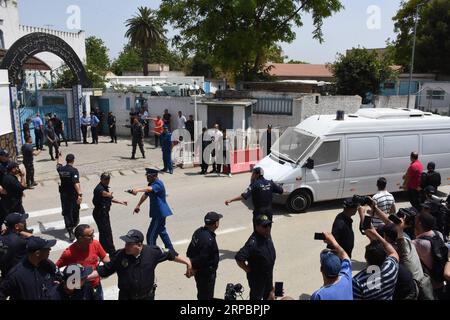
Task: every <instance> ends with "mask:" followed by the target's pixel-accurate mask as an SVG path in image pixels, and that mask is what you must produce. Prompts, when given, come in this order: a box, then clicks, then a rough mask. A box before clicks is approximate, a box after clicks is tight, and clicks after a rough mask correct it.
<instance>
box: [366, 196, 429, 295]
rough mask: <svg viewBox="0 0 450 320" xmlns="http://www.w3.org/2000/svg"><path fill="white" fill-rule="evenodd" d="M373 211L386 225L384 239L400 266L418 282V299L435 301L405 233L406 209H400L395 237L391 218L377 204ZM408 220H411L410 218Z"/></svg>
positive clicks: (427, 278) (426, 277) (427, 280)
mask: <svg viewBox="0 0 450 320" xmlns="http://www.w3.org/2000/svg"><path fill="white" fill-rule="evenodd" d="M372 210H373V211H374V212H375V214H376V215H377V216H378V217H379V218H380V219H381V220H382V221H383V222H384V223H385V228H383V229H382V233H383V235H384V238H385V239H386V240H387V241H389V242H390V243H391V244H392V245H393V246H394V248H395V249H396V251H397V253H398V255H399V258H400V265H401V266H404V267H405V268H406V269H407V270H409V271H410V272H411V274H412V277H413V279H414V280H415V281H416V283H417V285H418V288H419V296H418V299H419V300H434V296H433V288H432V286H431V280H430V277H429V276H428V275H427V274H425V273H424V272H423V269H422V265H421V263H420V259H419V255H418V254H417V250H416V247H415V246H414V245H413V242H412V240H411V238H410V237H409V236H408V235H407V234H406V233H405V229H407V228H408V227H409V226H408V225H407V223H406V222H405V218H406V214H405V213H404V212H405V211H406V209H400V211H399V213H398V214H397V215H396V216H397V218H398V219H399V220H400V223H399V224H397V225H395V228H396V233H395V235H394V236H393V234H394V231H393V230H392V229H393V223H392V221H391V220H390V219H389V216H388V215H387V214H386V213H384V212H383V211H381V210H380V209H379V208H378V207H377V205H376V204H375V202H374V203H373V205H372ZM408 219H409V220H411V218H409V217H408ZM389 234H390V235H391V236H389Z"/></svg>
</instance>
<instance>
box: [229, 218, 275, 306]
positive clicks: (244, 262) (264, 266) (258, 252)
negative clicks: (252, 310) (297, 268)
mask: <svg viewBox="0 0 450 320" xmlns="http://www.w3.org/2000/svg"><path fill="white" fill-rule="evenodd" d="M271 228H272V221H271V220H270V219H269V217H267V216H265V215H261V216H258V217H256V219H255V232H253V234H252V235H251V236H250V238H249V239H248V241H247V242H246V244H245V246H244V247H242V248H241V249H240V250H239V252H238V253H237V254H236V256H235V259H236V262H237V264H238V266H239V267H240V268H241V269H243V270H244V271H245V273H246V274H247V280H248V285H249V287H250V300H268V298H269V296H270V292H271V291H272V290H273V268H274V266H275V260H276V252H275V247H274V245H273V242H272V237H271V235H270V232H271Z"/></svg>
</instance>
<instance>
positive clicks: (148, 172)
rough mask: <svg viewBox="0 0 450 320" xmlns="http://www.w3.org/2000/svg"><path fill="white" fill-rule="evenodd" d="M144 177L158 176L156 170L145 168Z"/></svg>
mask: <svg viewBox="0 0 450 320" xmlns="http://www.w3.org/2000/svg"><path fill="white" fill-rule="evenodd" d="M145 175H146V176H157V175H158V170H155V169H150V168H145Z"/></svg>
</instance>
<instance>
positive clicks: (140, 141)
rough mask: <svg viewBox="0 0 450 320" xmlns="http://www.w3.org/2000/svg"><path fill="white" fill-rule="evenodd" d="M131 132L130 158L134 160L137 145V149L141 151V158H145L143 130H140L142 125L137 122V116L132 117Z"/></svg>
mask: <svg viewBox="0 0 450 320" xmlns="http://www.w3.org/2000/svg"><path fill="white" fill-rule="evenodd" d="M131 132H132V144H133V151H132V153H131V160H136V148H137V146H138V145H139V149H140V150H141V153H142V158H144V159H145V151H144V132H143V130H142V125H141V124H140V123H139V120H138V118H134V119H133V125H132V127H131Z"/></svg>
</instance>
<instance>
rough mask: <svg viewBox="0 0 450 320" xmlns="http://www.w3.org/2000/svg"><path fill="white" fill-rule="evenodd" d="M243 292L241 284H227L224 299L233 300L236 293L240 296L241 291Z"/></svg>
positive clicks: (235, 297)
mask: <svg viewBox="0 0 450 320" xmlns="http://www.w3.org/2000/svg"><path fill="white" fill-rule="evenodd" d="M243 292H244V287H243V286H242V284H240V283H238V284H232V283H229V284H227V288H226V290H225V300H228V301H235V300H236V299H237V295H240V296H241V297H242V293H243Z"/></svg>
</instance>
